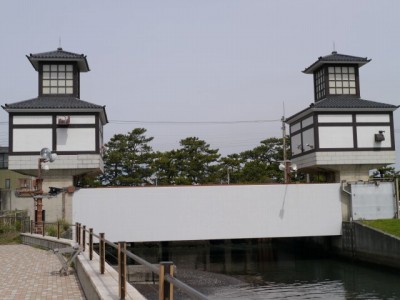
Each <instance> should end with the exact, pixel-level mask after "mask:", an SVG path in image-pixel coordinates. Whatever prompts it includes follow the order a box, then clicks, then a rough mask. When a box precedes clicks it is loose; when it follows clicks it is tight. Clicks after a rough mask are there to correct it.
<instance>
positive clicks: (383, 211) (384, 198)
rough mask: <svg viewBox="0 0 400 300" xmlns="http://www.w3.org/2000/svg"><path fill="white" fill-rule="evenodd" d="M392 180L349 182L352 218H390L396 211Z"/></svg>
mask: <svg viewBox="0 0 400 300" xmlns="http://www.w3.org/2000/svg"><path fill="white" fill-rule="evenodd" d="M395 195H396V191H395V186H394V183H393V182H376V183H373V182H366V183H363V182H361V183H352V184H351V202H352V217H353V220H362V219H365V220H376V219H392V218H394V217H395V215H396V213H397V206H396V197H395Z"/></svg>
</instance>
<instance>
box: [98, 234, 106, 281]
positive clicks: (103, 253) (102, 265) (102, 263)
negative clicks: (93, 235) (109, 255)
mask: <svg viewBox="0 0 400 300" xmlns="http://www.w3.org/2000/svg"><path fill="white" fill-rule="evenodd" d="M99 247H100V249H99V256H100V274H104V269H105V260H106V249H105V247H106V243H105V241H104V233H100V243H99Z"/></svg>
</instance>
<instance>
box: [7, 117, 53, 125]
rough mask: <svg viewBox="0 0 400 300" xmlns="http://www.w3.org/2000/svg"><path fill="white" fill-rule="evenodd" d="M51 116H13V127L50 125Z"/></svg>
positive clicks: (51, 121)
mask: <svg viewBox="0 0 400 300" xmlns="http://www.w3.org/2000/svg"><path fill="white" fill-rule="evenodd" d="M52 123H53V118H52V116H14V117H13V124H14V125H26V124H34V125H37V124H52Z"/></svg>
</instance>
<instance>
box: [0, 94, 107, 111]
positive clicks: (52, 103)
mask: <svg viewBox="0 0 400 300" xmlns="http://www.w3.org/2000/svg"><path fill="white" fill-rule="evenodd" d="M4 108H5V109H6V110H7V109H102V108H103V106H101V105H97V104H93V103H90V102H86V101H83V100H80V99H78V98H75V97H69V96H65V97H64V96H55V97H51V96H48V97H38V98H33V99H29V100H24V101H20V102H15V103H11V104H5V106H4Z"/></svg>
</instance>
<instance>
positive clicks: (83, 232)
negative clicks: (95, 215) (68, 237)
mask: <svg viewBox="0 0 400 300" xmlns="http://www.w3.org/2000/svg"><path fill="white" fill-rule="evenodd" d="M82 248H83V249H82V251H83V252H85V250H86V225H83V226H82Z"/></svg>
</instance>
